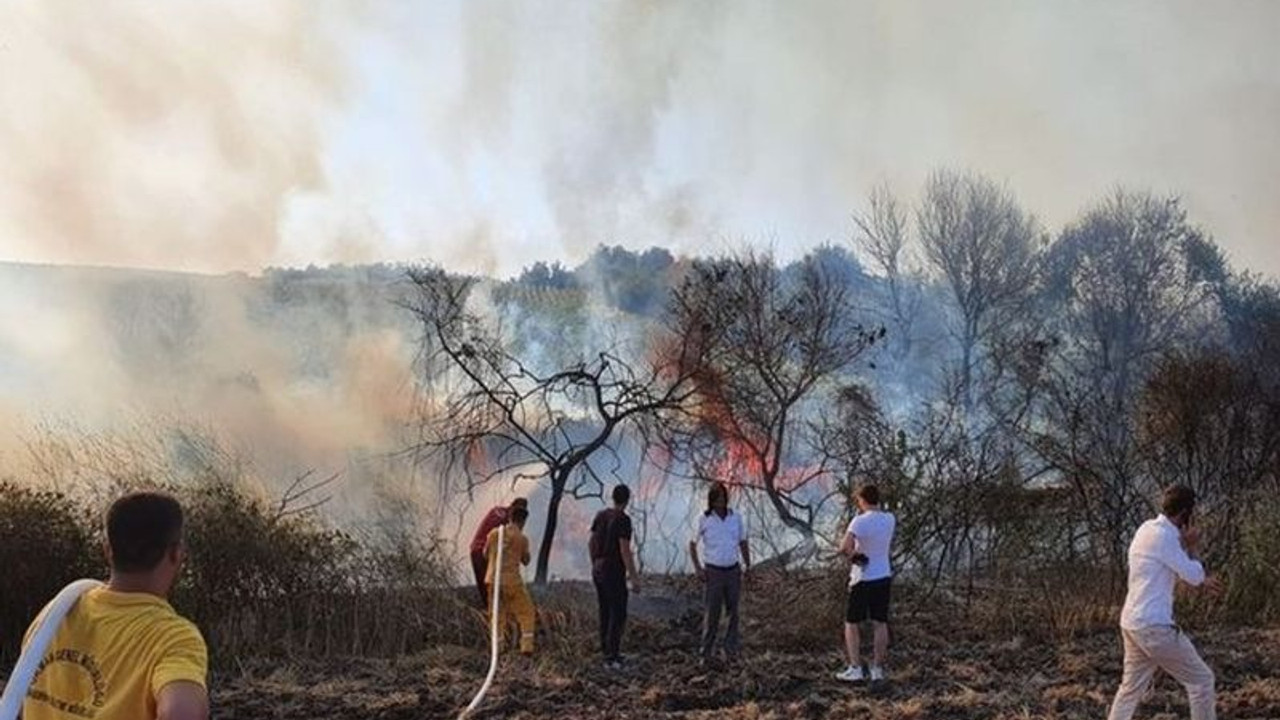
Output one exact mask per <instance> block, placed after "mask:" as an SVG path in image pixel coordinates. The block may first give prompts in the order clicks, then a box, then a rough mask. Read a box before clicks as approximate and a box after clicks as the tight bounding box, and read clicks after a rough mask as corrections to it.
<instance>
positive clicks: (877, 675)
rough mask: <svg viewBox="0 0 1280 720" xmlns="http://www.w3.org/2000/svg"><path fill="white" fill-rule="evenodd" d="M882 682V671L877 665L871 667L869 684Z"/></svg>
mask: <svg viewBox="0 0 1280 720" xmlns="http://www.w3.org/2000/svg"><path fill="white" fill-rule="evenodd" d="M882 680H884V669H883V668H881V667H880V666H879V665H872V666H871V682H881V681H882Z"/></svg>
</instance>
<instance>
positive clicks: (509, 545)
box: [484, 523, 529, 587]
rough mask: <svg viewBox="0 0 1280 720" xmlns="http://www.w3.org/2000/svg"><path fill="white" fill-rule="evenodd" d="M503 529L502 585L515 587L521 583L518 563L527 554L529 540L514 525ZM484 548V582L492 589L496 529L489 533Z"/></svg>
mask: <svg viewBox="0 0 1280 720" xmlns="http://www.w3.org/2000/svg"><path fill="white" fill-rule="evenodd" d="M504 527H506V530H505V531H504V533H505V534H504V535H503V546H502V584H503V585H505V586H507V587H515V584H516V583H520V582H523V580H521V578H520V561H521V559H523V558H524V556H525V555H528V554H529V538H527V537H525V534H524V533H523V532H520V528H518V527H516V526H515V525H514V524H511V523H508V524H506V525H505V526H504ZM485 547H486V548H488V550H487V553H488V554H487V555H486V556H485V559H486V561H487V562H488V565H489V569H488V571H487V572H486V573H485V576H484V581H485V582H486V583H487V584H489V585H490V586H491V587H492V585H493V565H494V563H493V561H494V559H495V558H494V556H495V555H496V554H497V552H498V528H494V529H492V530H490V531H489V539H488V540H487V541H485Z"/></svg>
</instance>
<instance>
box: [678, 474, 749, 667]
mask: <svg viewBox="0 0 1280 720" xmlns="http://www.w3.org/2000/svg"><path fill="white" fill-rule="evenodd" d="M699 546H701V548H702V557H701V559H699V557H698V548H699ZM739 554H741V556H742V564H741V565H740V564H739V563H738V556H739ZM689 556H690V557H691V558H692V559H693V567H694V569H695V570H697V572H698V576H699V577H701V578H703V580H704V581H705V582H706V595H705V597H706V613H705V615H704V616H703V625H702V661H703V662H704V663H705V662H707V661H708V660H709V659H710V658H711V651H712V648H713V647H714V646H715V643H716V633H717V632H718V631H719V629H720V611H721V610H722V609H723V610H725V611H726V612H727V613H728V614H729V627H728V628H727V629H726V630H725V635H724V652H725V655H727V656H728V657H729V658H730V659H731V660H735V659H737V657H738V655H739V653H740V652H741V651H742V640H741V638H740V637H739V635H738V600H739V599H740V598H741V597H742V574H743V572H744V570H743V568H745V569H746V570H750V569H751V551H750V548H749V547H748V546H747V531H746V528H745V527H743V525H742V516H740V515H738V514H737V513H735V512H734V511H732V510H730V509H729V488H728V487H726V486H725V484H724V483H716V484H714V485H712V486H711V490H710V491H709V492H708V493H707V511H706V512H705V513H703V514H702V515H701V517H699V518H698V531H697V534H696V535H695V536H694V538H693V540H690V541H689Z"/></svg>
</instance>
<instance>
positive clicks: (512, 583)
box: [484, 506, 537, 655]
mask: <svg viewBox="0 0 1280 720" xmlns="http://www.w3.org/2000/svg"><path fill="white" fill-rule="evenodd" d="M528 518H529V510H528V509H527V508H524V507H517V506H513V507H512V508H511V512H510V518H509V519H508V521H507V524H506V525H504V526H502V527H505V528H506V530H505V531H503V538H502V567H501V568H499V567H497V565H498V563H497V553H498V531H499V530H501V529H502V527H498V528H494V529H493V530H490V531H489V537H488V538H486V539H485V543H484V554H485V557H486V558H487V560H488V568H489V569H488V572H487V573H486V574H485V584H486V585H488V586H489V608H490V610H489V611H490V612H493V579H494V575H495V574H497V573H499V572H500V573H502V575H501V580H502V582H501V583H500V584H501V587H502V589H501V593H502V595H501V598H500V599H501V602H500V603H499V604H498V612H499V616H498V627H499V628H501V629H502V631H503V632H505V631H506V629H507V627H508V626H509V625H510V624H511V623H512V622H515V624H516V625H517V626H518V627H519V628H520V653H521V654H523V655H530V654H532V653H533V631H534V622H535V619H536V618H537V612H536V611H535V610H534V608H533V599H532V598H530V597H529V590H528V589H527V588H525V586H524V580H523V579H522V578H521V577H520V566H521V565H528V564H529V538H527V537H525V534H524V521H525V520H527V519H528Z"/></svg>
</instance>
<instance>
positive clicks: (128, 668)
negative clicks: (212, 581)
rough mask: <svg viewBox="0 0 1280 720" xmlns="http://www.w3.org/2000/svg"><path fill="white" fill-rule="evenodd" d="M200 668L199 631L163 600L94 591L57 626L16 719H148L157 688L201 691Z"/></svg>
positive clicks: (205, 659) (204, 661)
mask: <svg viewBox="0 0 1280 720" xmlns="http://www.w3.org/2000/svg"><path fill="white" fill-rule="evenodd" d="M43 614H44V613H43V612H41V615H43ZM34 627H35V625H34V624H33V625H32V628H34ZM31 634H32V630H28V631H27V638H28V639H30V637H31ZM23 644H24V645H25V644H26V642H25V641H24V643H23ZM208 665H209V655H208V651H207V650H206V648H205V644H204V638H203V637H201V636H200V631H199V630H198V629H197V628H196V626H195V625H194V624H193V623H192V622H191V621H189V620H187V619H186V618H183V617H182V616H180V615H178V614H177V613H176V612H174V610H173V608H172V607H170V605H169V603H167V602H165V601H164V599H162V598H159V597H157V596H155V595H150V594H147V593H121V592H114V591H111V590H107V589H106V588H96V589H94V590H90V591H89V592H87V593H85V594H84V595H83V596H81V598H80V600H79V602H77V603H76V605H75V607H73V608H72V609H71V612H70V613H68V614H67V617H66V619H65V620H63V623H62V626H61V627H60V628H59V629H58V632H57V634H56V635H55V636H54V638H53V642H52V643H51V644H50V645H49V650H48V652H47V653H46V654H45V657H44V660H43V661H42V662H41V663H40V667H39V669H38V670H37V672H36V677H35V680H34V682H32V684H31V689H30V690H29V691H28V692H27V699H26V701H25V702H24V703H23V706H22V717H23V720H69V719H71V718H89V719H90V720H149V719H151V718H155V716H156V695H157V694H158V693H159V692H160V690H161V688H163V687H164V686H165V685H168V684H169V683H171V682H176V681H187V682H193V683H197V684H198V685H200V686H201V687H205V675H206V673H207V670H208Z"/></svg>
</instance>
